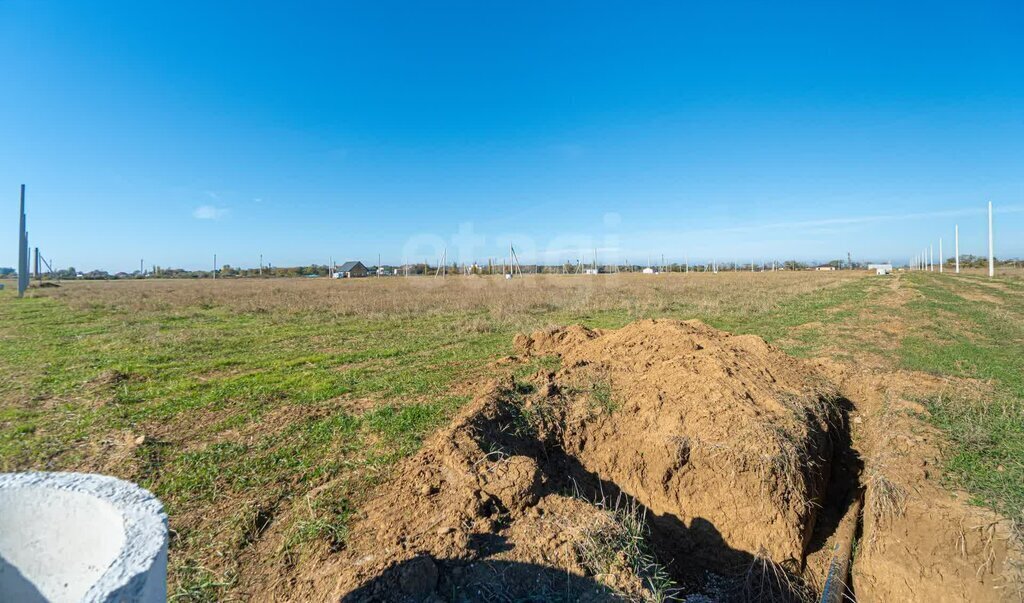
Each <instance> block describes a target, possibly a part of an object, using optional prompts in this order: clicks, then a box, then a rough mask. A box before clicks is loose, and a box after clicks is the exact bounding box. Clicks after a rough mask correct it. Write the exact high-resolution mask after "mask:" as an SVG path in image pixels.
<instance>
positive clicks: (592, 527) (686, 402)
mask: <svg viewBox="0 0 1024 603" xmlns="http://www.w3.org/2000/svg"><path fill="white" fill-rule="evenodd" d="M516 345H517V348H518V351H519V353H520V360H522V361H529V359H530V358H531V357H534V356H547V355H557V356H560V357H561V359H562V362H561V368H560V369H559V370H558V371H557V372H543V371H542V372H539V373H538V374H536V375H534V376H533V377H532V378H531V379H530V380H529V381H527V382H519V383H515V382H499V383H495V384H494V386H493V387H492V388H491V390H490V392H489V393H488V394H486V395H483V396H481V397H479V398H477V399H476V400H474V401H473V402H471V403H470V404H468V405H467V406H466V407H465V408H463V409H462V411H461V412H460V414H459V415H458V417H457V418H456V419H455V420H454V421H453V423H452V425H451V426H450V427H449V428H447V429H445V430H444V431H442V432H441V433H438V434H436V436H435V437H433V438H432V439H431V440H430V441H429V442H428V443H427V444H426V445H425V447H424V449H423V450H422V451H421V452H420V453H418V454H417V455H416V456H415V457H413V458H411V459H409V460H408V461H407V462H405V463H404V464H403V465H402V466H401V467H400V468H399V469H398V470H397V471H396V472H395V476H396V477H395V478H394V480H393V481H391V482H389V483H387V484H386V485H384V486H382V487H381V489H380V491H379V492H378V493H376V495H375V496H374V498H373V499H372V500H371V501H370V502H369V503H368V504H367V505H366V506H364V508H363V510H362V511H363V513H362V515H361V517H360V519H358V520H357V521H356V522H355V523H354V524H353V525H352V529H351V531H350V537H349V539H348V542H347V546H346V548H345V550H343V551H342V552H341V553H340V554H339V555H338V556H336V557H335V558H333V559H331V560H330V561H329V562H328V563H325V564H320V565H319V566H318V567H317V568H316V571H315V575H310V576H309V577H308V579H306V580H299V581H298V582H292V583H291V584H289V585H288V588H289V589H290V590H289V592H288V594H289V596H296V595H297V593H301V595H299V596H302V597H305V596H323V597H326V598H332V597H336V596H342V598H343V600H348V601H363V600H365V601H370V600H382V599H384V600H409V601H413V600H428V599H429V600H451V597H452V593H458V597H457V600H460V601H462V600H479V601H490V600H521V599H524V598H526V599H529V598H531V597H534V598H536V597H542V598H543V597H547V598H548V599H550V598H551V597H552V596H556V595H557V596H558V597H565V595H566V593H569V592H571V593H572V595H571V597H569V598H570V599H571V600H615V598H616V597H618V596H620V595H621V594H622V593H625V594H626V595H627V596H630V597H633V598H636V599H640V598H642V597H643V596H644V593H645V592H648V591H649V590H650V589H651V585H652V576H651V575H650V573H651V572H650V571H649V570H648V569H645V568H644V567H641V565H642V564H640V563H637V561H636V559H633V558H629V556H628V555H625V554H623V555H620V557H621V558H620V559H618V560H617V562H612V563H604V564H603V565H602V567H601V568H598V569H595V567H594V566H595V564H594V560H593V559H592V557H593V549H594V546H593V544H594V542H595V540H597V541H600V540H601V538H600V534H602V533H608V532H614V530H615V529H617V528H616V527H615V526H613V525H610V524H614V523H615V521H616V515H615V514H614V513H611V512H609V511H608V508H609V507H614V506H616V505H617V506H620V507H627V508H631V509H634V510H635V511H636V513H637V514H639V515H641V516H642V517H644V518H645V519H646V520H647V524H648V525H649V537H650V545H651V547H650V550H651V556H650V557H648V558H645V559H647V560H648V561H649V560H650V559H653V558H657V560H658V561H659V562H660V563H661V564H663V565H665V566H667V568H668V569H667V571H668V572H669V573H670V575H671V576H672V577H673V578H674V579H676V580H677V581H682V582H684V583H687V584H695V583H696V582H698V581H699V580H700V578H701V577H702V576H704V574H705V573H706V572H707V571H708V570H711V571H715V572H723V571H725V570H728V571H732V570H737V571H738V572H742V571H743V570H745V569H746V568H748V567H749V566H750V565H751V563H752V561H753V560H754V559H767V560H771V561H774V562H777V563H789V564H791V565H792V568H793V570H794V571H799V569H800V563H801V562H802V560H803V552H804V550H805V548H806V546H807V543H808V541H809V539H810V537H811V534H812V532H813V530H814V523H815V518H816V511H817V509H819V508H820V507H821V500H820V499H821V497H822V495H823V493H824V491H825V488H826V484H827V482H828V478H829V467H830V464H831V459H832V453H833V450H832V447H833V446H832V442H833V439H834V438H833V436H832V432H833V431H834V430H835V429H836V426H837V425H840V424H841V423H842V420H843V419H842V414H841V410H840V408H839V405H838V403H837V402H836V400H835V394H834V391H833V390H832V388H831V387H830V386H829V385H828V382H827V381H825V380H824V379H822V378H821V377H820V376H819V375H818V374H817V373H815V371H814V370H813V369H812V368H811V367H810V366H809V365H807V364H806V363H804V362H802V361H800V360H797V359H793V358H791V357H789V356H787V355H785V354H784V353H782V352H780V351H779V350H777V349H775V348H773V347H771V346H769V345H767V344H766V343H765V342H764V341H762V340H761V339H759V338H757V337H752V336H731V335H729V334H727V333H724V332H721V331H718V330H715V329H712V328H710V327H708V326H706V325H704V324H702V323H699V322H695V321H691V322H679V321H665V320H659V321H642V322H638V323H634V324H632V325H629V326H627V327H624V328H622V329H620V330H617V331H609V332H598V331H592V330H588V329H585V328H582V327H569V328H564V329H554V330H548V331H544V332H539V333H535V334H533V335H531V336H520V337H518V338H517V340H516ZM602 526H603V527H602ZM613 553H614V552H613ZM613 557H614V555H613ZM613 561H616V560H614V559H613ZM787 567H788V566H787ZM595 574H598V575H595ZM294 589H297V590H294Z"/></svg>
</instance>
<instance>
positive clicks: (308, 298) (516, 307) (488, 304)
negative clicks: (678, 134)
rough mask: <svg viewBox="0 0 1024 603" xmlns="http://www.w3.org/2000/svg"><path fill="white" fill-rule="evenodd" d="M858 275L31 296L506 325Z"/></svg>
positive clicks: (276, 285)
mask: <svg viewBox="0 0 1024 603" xmlns="http://www.w3.org/2000/svg"><path fill="white" fill-rule="evenodd" d="M863 274H864V273H862V272H853V273H849V272H833V273H815V272H775V273H758V274H751V273H747V272H739V273H719V274H698V273H690V274H662V275H657V276H651V275H639V274H616V275H601V276H582V275H578V276H560V275H530V276H526V277H524V278H522V279H515V280H512V281H506V280H504V279H502V278H501V277H480V276H476V277H473V276H471V277H451V278H448V279H443V280H442V279H435V278H432V277H410V278H401V277H397V278H394V277H393V278H379V279H378V278H366V279H356V280H345V281H336V280H328V279H298V278H296V279H287V280H286V279H273V280H272V279H266V280H259V279H223V280H217V281H213V280H134V281H97V282H72V283H65V285H64V286H62V287H61V288H57V289H37V290H33V291H32V292H31V295H33V296H45V297H52V298H56V299H60V300H62V301H64V302H65V303H67V304H68V305H70V306H71V307H73V308H76V309H90V308H94V307H103V308H110V309H115V310H123V311H128V312H146V311H154V310H155V311H187V310H191V309H195V308H211V307H219V308H224V309H227V310H229V311H233V312H239V313H250V312H253V313H315V314H318V315H321V316H323V317H324V318H329V317H341V316H357V317H362V318H397V317H414V316H422V315H433V314H443V313H452V312H486V313H487V314H488V315H489V318H490V319H492V320H496V321H500V322H514V321H515V320H514V319H515V317H521V316H523V315H531V314H532V315H537V314H550V313H552V312H555V313H558V312H567V313H572V314H577V315H578V314H585V313H588V312H598V311H607V310H621V311H625V312H627V313H629V314H631V315H644V314H651V313H656V312H661V311H669V310H673V309H679V308H686V309H688V310H692V311H693V312H694V313H695V314H697V315H702V316H704V315H720V314H725V313H738V314H759V313H762V312H765V311H769V310H771V309H772V308H773V307H775V305H776V304H777V303H778V302H780V301H782V300H784V299H785V298H789V297H792V296H794V295H799V294H802V293H809V292H812V291H816V290H820V289H823V288H831V287H836V286H839V285H840V284H842V283H844V282H847V281H849V280H850V279H852V278H858V277H861V276H863Z"/></svg>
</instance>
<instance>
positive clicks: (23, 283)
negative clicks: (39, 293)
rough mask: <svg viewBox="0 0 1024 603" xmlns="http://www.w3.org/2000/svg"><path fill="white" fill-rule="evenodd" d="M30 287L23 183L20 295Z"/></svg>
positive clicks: (19, 250)
mask: <svg viewBox="0 0 1024 603" xmlns="http://www.w3.org/2000/svg"><path fill="white" fill-rule="evenodd" d="M25 289H28V231H27V230H25V185H24V184H22V185H21V227H20V228H19V229H18V297H25Z"/></svg>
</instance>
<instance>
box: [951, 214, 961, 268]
mask: <svg viewBox="0 0 1024 603" xmlns="http://www.w3.org/2000/svg"><path fill="white" fill-rule="evenodd" d="M953 238H954V239H955V240H956V248H955V249H954V251H955V252H956V273H957V274H960V225H959V224H957V225H956V226H954V227H953Z"/></svg>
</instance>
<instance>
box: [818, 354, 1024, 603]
mask: <svg viewBox="0 0 1024 603" xmlns="http://www.w3.org/2000/svg"><path fill="white" fill-rule="evenodd" d="M820 367H821V370H822V371H823V372H825V373H826V374H828V375H829V377H830V378H831V379H832V380H833V381H834V382H835V383H837V384H838V386H839V387H840V388H841V390H842V391H843V393H844V394H845V395H846V396H847V397H849V398H850V399H853V400H856V401H857V412H856V414H855V415H853V421H852V422H851V435H852V438H853V440H854V442H856V446H857V448H858V450H859V451H860V454H861V456H862V458H863V463H864V471H863V478H862V481H863V484H864V486H865V491H864V508H863V514H862V523H863V529H862V536H861V539H860V546H859V549H858V553H857V557H856V562H855V564H854V566H853V580H854V584H855V586H856V592H857V596H858V598H859V599H860V600H862V601H911V600H913V601H949V600H956V601H1020V600H1021V599H1022V597H1024V573H1022V571H1024V557H1022V555H1021V551H1020V548H1019V543H1017V542H1015V541H1014V537H1013V535H1012V526H1011V524H1010V522H1009V521H1007V520H1006V519H1004V518H1001V517H999V516H997V515H996V514H994V513H992V512H990V511H988V510H986V509H983V508H979V507H976V506H972V505H969V504H967V502H966V501H967V500H969V497H968V495H966V494H964V493H957V492H950V491H949V490H947V489H946V488H944V487H943V486H942V484H941V483H940V477H941V466H942V459H941V455H942V451H941V445H942V437H941V434H940V433H939V432H938V431H937V430H936V429H934V428H933V427H931V426H929V425H928V424H927V423H925V422H924V421H922V420H921V418H920V417H921V415H922V414H924V413H926V412H927V411H926V409H925V408H924V407H923V406H922V405H921V404H919V403H918V402H915V401H914V400H915V399H920V398H923V397H925V396H928V395H933V394H936V393H938V392H946V393H950V392H951V391H953V390H956V389H957V388H968V389H971V390H974V391H977V389H978V388H979V387H982V386H981V384H978V383H976V382H966V381H961V380H951V379H947V378H941V377H935V376H932V375H926V374H922V373H913V372H907V371H897V372H874V371H864V370H861V369H858V368H856V367H850V366H847V365H840V364H835V363H831V362H828V361H821V364H820Z"/></svg>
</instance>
